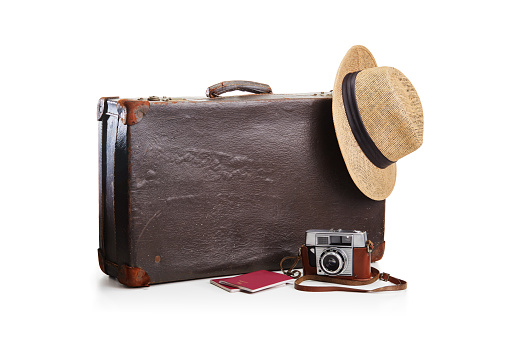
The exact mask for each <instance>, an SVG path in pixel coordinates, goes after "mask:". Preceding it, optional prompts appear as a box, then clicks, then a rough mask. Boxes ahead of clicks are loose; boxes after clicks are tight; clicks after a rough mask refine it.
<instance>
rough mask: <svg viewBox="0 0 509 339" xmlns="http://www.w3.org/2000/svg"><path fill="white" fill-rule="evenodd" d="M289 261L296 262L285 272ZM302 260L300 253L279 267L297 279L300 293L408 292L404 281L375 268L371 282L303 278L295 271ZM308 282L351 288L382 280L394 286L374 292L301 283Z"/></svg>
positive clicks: (330, 278) (315, 276)
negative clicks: (285, 266) (284, 267)
mask: <svg viewBox="0 0 509 339" xmlns="http://www.w3.org/2000/svg"><path fill="white" fill-rule="evenodd" d="M288 259H294V260H295V261H294V263H293V264H292V266H291V267H290V268H289V269H288V270H285V269H283V262H285V261H286V260H288ZM301 259H302V257H301V256H300V253H299V255H298V256H291V257H285V258H283V259H282V260H281V262H280V263H279V266H280V267H281V271H282V272H283V273H284V274H286V275H288V276H290V277H293V278H297V280H295V284H294V287H295V289H296V290H299V291H306V292H331V291H342V292H358V293H371V292H382V291H400V290H406V288H407V282H406V281H404V280H402V279H398V278H396V277H393V276H391V275H390V274H389V273H382V274H380V272H379V271H378V270H377V269H376V268H374V267H371V278H370V279H369V280H350V279H341V278H338V277H331V276H325V275H305V276H302V277H301V276H300V272H299V271H297V270H295V269H294V268H295V266H297V263H298V262H299V260H301ZM306 280H314V281H321V282H327V283H333V284H341V285H350V286H360V285H368V284H372V283H374V282H376V281H378V280H382V281H388V282H390V283H392V284H394V285H390V286H383V287H378V288H375V289H372V290H367V289H360V288H351V287H341V286H307V285H301V283H302V282H304V281H306Z"/></svg>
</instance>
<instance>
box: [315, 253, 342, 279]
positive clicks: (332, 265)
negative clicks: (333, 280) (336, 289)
mask: <svg viewBox="0 0 509 339" xmlns="http://www.w3.org/2000/svg"><path fill="white" fill-rule="evenodd" d="M341 252H342V251H341V250H339V249H334V248H330V249H327V250H325V251H324V252H323V253H322V255H321V257H320V266H321V267H322V269H323V270H324V272H325V273H327V274H329V275H336V274H339V273H340V272H341V271H342V270H343V269H344V268H345V261H346V260H345V256H344V254H343V253H341Z"/></svg>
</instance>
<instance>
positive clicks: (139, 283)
mask: <svg viewBox="0 0 509 339" xmlns="http://www.w3.org/2000/svg"><path fill="white" fill-rule="evenodd" d="M117 279H118V281H119V282H120V283H121V284H123V285H125V286H128V287H147V286H149V285H150V277H149V276H148V273H147V272H145V271H144V270H143V269H141V268H139V267H130V266H127V265H122V266H120V268H119V269H118V275H117Z"/></svg>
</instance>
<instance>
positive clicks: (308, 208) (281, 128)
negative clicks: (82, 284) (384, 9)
mask: <svg viewBox="0 0 509 339" xmlns="http://www.w3.org/2000/svg"><path fill="white" fill-rule="evenodd" d="M232 89H240V90H247V91H250V92H253V93H261V94H247V95H240V96H225V97H214V96H217V95H218V93H221V92H223V91H228V90H232ZM207 92H208V95H209V96H210V97H211V98H166V97H162V98H158V97H150V98H139V99H118V98H101V99H100V101H99V105H98V120H99V194H100V197H99V202H100V211H99V212H100V217H99V224H100V229H99V242H100V244H99V250H98V254H99V264H100V267H101V269H102V271H103V272H104V273H106V274H108V275H110V276H112V277H116V278H117V279H118V281H119V282H121V283H122V284H124V285H127V286H148V285H149V284H156V283H163V282H171V281H178V280H186V279H196V278H205V277H214V276H222V275H233V274H240V273H246V272H251V271H255V270H260V269H266V270H277V269H279V261H280V259H281V258H282V257H284V256H287V255H295V254H296V252H297V250H298V249H299V247H300V246H301V245H302V244H303V243H304V240H305V231H306V230H307V229H312V228H315V229H316V228H335V229H337V228H342V229H358V230H363V231H367V232H368V236H369V238H370V240H372V241H373V242H374V244H375V250H374V252H373V260H374V261H375V260H378V259H380V258H381V257H382V255H383V252H384V245H385V243H384V214H385V201H374V200H371V199H369V198H367V197H366V196H364V195H363V194H362V193H361V192H360V191H359V190H358V189H357V187H356V186H355V184H354V183H353V181H352V180H351V178H350V176H349V174H348V172H347V170H346V167H345V164H344V162H343V159H342V156H341V152H340V149H339V146H338V142H337V139H336V135H335V130H334V126H333V122H332V108H331V107H332V95H331V93H324V92H322V93H312V94H292V95H276V94H271V91H270V87H268V86H266V85H261V84H256V83H246V82H224V83H220V84H218V85H216V86H212V87H210V88H209V90H208V91H207ZM263 92H266V93H265V94H264V93H263Z"/></svg>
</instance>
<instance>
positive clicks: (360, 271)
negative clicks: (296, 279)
mask: <svg viewBox="0 0 509 339" xmlns="http://www.w3.org/2000/svg"><path fill="white" fill-rule="evenodd" d="M301 254H302V263H303V268H304V274H305V275H309V274H315V275H325V276H332V277H338V278H342V279H354V280H367V279H370V278H371V247H370V243H369V241H368V235H367V233H366V232H363V231H351V230H341V229H339V230H332V229H331V230H323V229H320V230H318V229H313V230H308V231H306V245H303V246H302V248H301Z"/></svg>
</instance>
